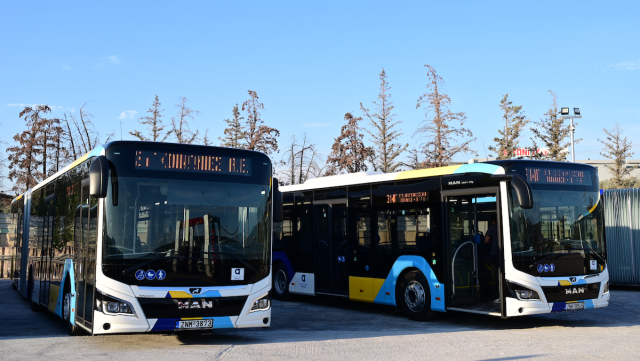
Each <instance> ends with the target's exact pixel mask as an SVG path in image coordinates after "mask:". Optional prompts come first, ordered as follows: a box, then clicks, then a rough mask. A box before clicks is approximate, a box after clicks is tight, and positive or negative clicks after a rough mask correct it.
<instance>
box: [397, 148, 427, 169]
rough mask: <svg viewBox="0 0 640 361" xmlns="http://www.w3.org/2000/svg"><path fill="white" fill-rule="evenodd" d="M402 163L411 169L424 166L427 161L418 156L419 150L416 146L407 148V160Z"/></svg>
mask: <svg viewBox="0 0 640 361" xmlns="http://www.w3.org/2000/svg"><path fill="white" fill-rule="evenodd" d="M402 165H404V166H406V167H407V168H409V169H411V170H416V169H422V168H426V167H427V162H426V161H425V160H424V159H422V157H421V156H420V150H418V149H417V148H412V149H410V150H409V156H408V157H407V161H406V162H403V163H402Z"/></svg>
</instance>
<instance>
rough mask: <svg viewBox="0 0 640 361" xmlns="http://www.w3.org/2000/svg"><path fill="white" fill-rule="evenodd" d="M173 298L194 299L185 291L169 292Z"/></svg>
mask: <svg viewBox="0 0 640 361" xmlns="http://www.w3.org/2000/svg"><path fill="white" fill-rule="evenodd" d="M169 295H170V296H171V298H193V296H191V295H190V294H188V293H186V292H184V291H169Z"/></svg>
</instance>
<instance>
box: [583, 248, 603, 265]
mask: <svg viewBox="0 0 640 361" xmlns="http://www.w3.org/2000/svg"><path fill="white" fill-rule="evenodd" d="M587 249H588V250H589V252H590V253H591V254H592V255H594V256H596V257H598V259H599V260H601V261H602V263H607V261H605V259H604V258H603V257H602V256H601V255H600V254H598V252H596V251H594V250H593V249H591V248H587Z"/></svg>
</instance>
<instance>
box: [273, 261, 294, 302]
mask: <svg viewBox="0 0 640 361" xmlns="http://www.w3.org/2000/svg"><path fill="white" fill-rule="evenodd" d="M289 282H291V280H290V279H289V274H288V273H287V267H285V265H284V264H283V263H282V262H278V263H276V264H275V266H274V267H273V287H272V288H273V298H275V299H276V300H280V301H288V300H290V299H291V293H289Z"/></svg>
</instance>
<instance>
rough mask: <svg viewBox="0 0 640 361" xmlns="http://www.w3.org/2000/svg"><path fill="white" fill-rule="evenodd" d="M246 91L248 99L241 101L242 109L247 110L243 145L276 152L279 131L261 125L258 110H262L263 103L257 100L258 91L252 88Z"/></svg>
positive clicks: (266, 152) (248, 147)
mask: <svg viewBox="0 0 640 361" xmlns="http://www.w3.org/2000/svg"><path fill="white" fill-rule="evenodd" d="M248 92H249V99H248V100H246V101H245V102H244V103H242V110H243V111H246V112H247V123H246V126H245V127H244V139H245V143H246V144H245V147H246V149H249V150H257V151H259V152H262V153H265V154H271V153H274V152H277V151H278V137H279V136H280V131H279V130H277V129H275V128H271V127H268V126H266V125H262V123H264V122H263V120H262V118H261V114H260V110H264V104H262V103H260V102H259V101H258V93H256V92H255V91H253V90H249V91H248Z"/></svg>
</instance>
